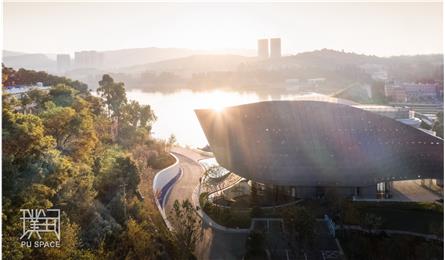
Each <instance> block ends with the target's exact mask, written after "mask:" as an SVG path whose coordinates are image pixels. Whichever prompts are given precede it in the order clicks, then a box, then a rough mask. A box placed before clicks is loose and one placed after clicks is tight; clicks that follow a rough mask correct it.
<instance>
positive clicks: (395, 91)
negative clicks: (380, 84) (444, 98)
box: [385, 83, 439, 103]
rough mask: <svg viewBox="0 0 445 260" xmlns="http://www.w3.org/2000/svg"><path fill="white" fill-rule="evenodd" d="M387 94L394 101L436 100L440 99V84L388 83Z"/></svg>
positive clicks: (386, 86)
mask: <svg viewBox="0 0 445 260" xmlns="http://www.w3.org/2000/svg"><path fill="white" fill-rule="evenodd" d="M385 96H386V97H387V98H388V99H389V100H390V101H393V102H400V103H406V102H408V103H409V102H414V103H415V102H435V101H437V100H438V99H439V84H436V83H396V84H394V83H388V84H386V85H385Z"/></svg>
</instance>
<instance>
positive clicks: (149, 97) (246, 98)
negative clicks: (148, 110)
mask: <svg viewBox="0 0 445 260" xmlns="http://www.w3.org/2000/svg"><path fill="white" fill-rule="evenodd" d="M314 96H317V94H315V93H311V94H306V95H289V94H286V95H283V94H261V93H256V92H235V91H220V90H218V91H210V92H192V91H189V90H183V91H178V92H174V93H167V94H166V93H160V92H156V93H147V92H143V91H139V90H132V91H129V92H127V97H128V98H129V99H130V100H136V101H138V102H139V103H141V104H149V105H151V107H152V108H153V109H154V111H155V113H156V115H157V117H158V120H157V121H156V123H155V124H154V126H153V134H154V136H155V137H158V138H164V139H166V138H168V137H169V136H170V135H171V134H174V135H175V136H176V139H177V140H178V143H180V144H182V145H189V146H192V147H203V146H205V145H206V144H207V140H206V138H205V135H204V132H203V131H202V129H201V126H200V124H199V122H198V119H197V118H196V116H195V113H194V111H193V110H194V109H197V108H214V109H220V108H222V107H226V106H234V105H240V104H246V103H253V102H258V101H265V100H295V99H305V98H306V97H310V98H311V99H314V98H313V97H314ZM323 97H324V96H320V97H319V98H320V99H323Z"/></svg>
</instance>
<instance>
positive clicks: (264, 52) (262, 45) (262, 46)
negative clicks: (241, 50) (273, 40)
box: [258, 39, 269, 59]
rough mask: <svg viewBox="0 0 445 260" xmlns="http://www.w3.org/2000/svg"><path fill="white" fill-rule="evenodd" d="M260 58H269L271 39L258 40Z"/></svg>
mask: <svg viewBox="0 0 445 260" xmlns="http://www.w3.org/2000/svg"><path fill="white" fill-rule="evenodd" d="M258 58H262V59H267V58H269V40H268V39H260V40H258Z"/></svg>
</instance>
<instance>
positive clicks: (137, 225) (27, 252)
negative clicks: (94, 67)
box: [2, 67, 191, 259]
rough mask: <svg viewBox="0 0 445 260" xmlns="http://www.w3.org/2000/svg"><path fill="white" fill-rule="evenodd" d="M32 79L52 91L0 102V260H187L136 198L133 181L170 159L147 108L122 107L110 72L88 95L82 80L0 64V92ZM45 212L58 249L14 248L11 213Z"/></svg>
mask: <svg viewBox="0 0 445 260" xmlns="http://www.w3.org/2000/svg"><path fill="white" fill-rule="evenodd" d="M37 82H44V83H45V85H46V84H50V85H52V88H51V89H50V90H49V91H40V90H32V91H30V92H28V93H26V94H24V95H23V96H21V97H18V98H16V97H13V96H9V95H5V94H4V95H3V96H2V100H3V111H2V112H3V117H2V120H3V125H2V142H3V156H2V162H3V176H2V180H3V187H2V188H3V194H2V195H3V205H2V206H3V212H2V213H3V214H2V221H3V230H2V231H3V248H2V249H3V257H4V258H5V259H185V258H183V256H184V255H190V254H191V252H190V250H191V248H190V247H188V245H187V247H184V245H183V244H181V243H180V242H181V241H182V240H180V239H178V238H177V235H176V233H170V232H169V231H168V230H167V228H166V226H165V224H164V222H163V220H162V218H161V217H160V214H159V212H158V210H157V208H156V207H155V206H154V198H153V194H152V192H150V193H147V192H145V194H146V196H145V198H143V197H142V196H140V183H141V178H142V177H143V176H144V177H145V178H149V179H152V178H153V175H154V173H155V170H156V169H160V168H164V167H166V166H168V165H169V164H171V163H172V162H174V159H173V158H171V156H169V148H170V146H171V145H172V142H169V141H164V140H156V139H154V138H153V137H152V136H151V134H150V132H151V127H152V125H153V123H154V122H155V121H156V116H155V113H154V111H153V110H152V109H151V107H150V106H149V105H141V104H139V103H137V102H134V101H128V100H127V98H126V92H125V86H124V84H123V83H120V82H115V81H114V80H113V78H111V77H110V76H109V75H104V76H103V77H102V80H101V81H100V82H99V84H100V88H98V90H97V91H98V94H99V96H100V97H95V96H93V95H91V94H90V92H89V91H88V88H87V87H86V85H85V84H83V83H81V82H77V81H72V80H69V79H66V78H61V77H56V76H52V75H49V74H46V73H45V72H35V71H28V70H23V69H20V70H19V71H15V70H14V69H11V68H5V67H3V73H2V83H3V86H5V85H14V84H36V83H37ZM147 194H148V195H149V197H147ZM185 206H186V205H185ZM47 208H55V209H60V210H61V212H62V213H61V222H62V223H61V236H62V237H61V247H60V248H52V249H41V248H27V247H22V246H21V245H20V240H19V237H20V236H21V233H22V227H21V220H20V214H21V212H20V209H47ZM178 210H179V212H181V211H182V210H187V207H185V208H184V204H183V205H181V206H180V207H179V208H178ZM33 239H35V237H34V238H33ZM184 251H186V252H188V253H187V254H185V253H184ZM186 258H187V257H186Z"/></svg>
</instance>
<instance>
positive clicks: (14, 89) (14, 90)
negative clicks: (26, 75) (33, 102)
mask: <svg viewBox="0 0 445 260" xmlns="http://www.w3.org/2000/svg"><path fill="white" fill-rule="evenodd" d="M50 88H51V86H44V85H43V83H42V82H37V83H36V84H35V85H17V86H5V87H4V88H3V92H4V93H6V94H9V95H11V96H14V97H16V98H21V97H22V96H23V95H24V94H26V93H28V92H29V91H31V90H33V89H38V90H42V91H49V89H50Z"/></svg>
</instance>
